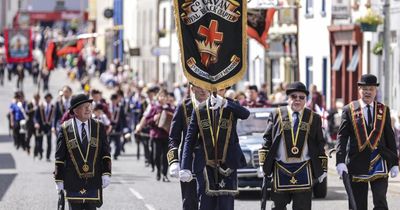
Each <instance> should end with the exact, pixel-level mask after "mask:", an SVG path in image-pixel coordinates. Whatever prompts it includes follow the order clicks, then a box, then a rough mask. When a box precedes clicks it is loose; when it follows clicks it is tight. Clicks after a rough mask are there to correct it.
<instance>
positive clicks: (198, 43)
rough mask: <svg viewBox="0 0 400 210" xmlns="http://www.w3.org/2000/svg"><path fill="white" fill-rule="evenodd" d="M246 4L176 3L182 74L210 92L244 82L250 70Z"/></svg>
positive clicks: (194, 0)
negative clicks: (244, 77) (247, 67)
mask: <svg viewBox="0 0 400 210" xmlns="http://www.w3.org/2000/svg"><path fill="white" fill-rule="evenodd" d="M246 7H247V0H236V1H227V0H221V1H204V0H174V8H175V20H176V23H177V28H178V30H177V34H178V38H179V46H180V51H181V62H182V67H183V73H184V75H185V76H186V78H187V79H188V80H189V81H190V82H191V83H193V84H194V85H196V86H199V87H202V88H204V89H207V90H210V91H216V90H219V89H223V88H227V87H229V86H232V85H234V84H235V83H236V82H237V81H239V80H241V79H242V77H243V75H244V73H245V71H246V66H247V46H246V43H247V37H246V35H247V34H246V31H245V28H246V25H245V24H246V13H245V11H246V9H247V8H246Z"/></svg>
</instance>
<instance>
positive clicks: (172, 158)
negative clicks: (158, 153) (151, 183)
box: [167, 147, 179, 165]
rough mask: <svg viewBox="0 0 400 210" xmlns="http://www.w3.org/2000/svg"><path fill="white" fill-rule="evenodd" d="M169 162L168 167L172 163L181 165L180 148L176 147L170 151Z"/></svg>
mask: <svg viewBox="0 0 400 210" xmlns="http://www.w3.org/2000/svg"><path fill="white" fill-rule="evenodd" d="M167 160H168V165H171V164H172V163H179V159H178V148H176V147H174V148H172V149H170V150H169V151H168V153H167Z"/></svg>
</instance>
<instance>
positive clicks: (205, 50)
mask: <svg viewBox="0 0 400 210" xmlns="http://www.w3.org/2000/svg"><path fill="white" fill-rule="evenodd" d="M197 33H198V34H199V35H200V36H202V37H205V38H206V40H205V41H203V42H201V41H196V43H197V47H198V48H199V51H200V54H201V63H203V64H204V65H205V66H206V67H208V66H209V65H210V63H215V62H216V61H217V58H218V49H219V46H218V45H216V43H220V42H222V40H223V39H224V33H222V32H218V21H216V20H211V21H210V25H209V26H208V28H207V27H205V26H203V25H201V26H200V27H199V30H198V31H197Z"/></svg>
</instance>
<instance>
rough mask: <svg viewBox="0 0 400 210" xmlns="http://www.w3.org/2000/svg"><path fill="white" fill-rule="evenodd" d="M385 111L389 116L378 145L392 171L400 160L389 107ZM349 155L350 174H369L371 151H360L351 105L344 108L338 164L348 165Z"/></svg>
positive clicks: (339, 137) (340, 128) (339, 136)
mask: <svg viewBox="0 0 400 210" xmlns="http://www.w3.org/2000/svg"><path fill="white" fill-rule="evenodd" d="M385 109H386V113H387V114H386V119H385V122H384V128H383V133H382V136H381V138H380V140H379V144H378V151H379V154H381V156H382V157H383V159H384V160H386V161H387V163H388V168H389V170H390V168H391V167H393V166H394V165H399V159H398V156H397V150H396V142H395V137H394V132H393V129H392V126H391V118H390V109H389V108H388V107H387V106H386V107H385ZM373 119H375V117H373ZM348 143H349V146H350V147H349V149H348V150H347V149H346V147H347V144H348ZM347 155H348V170H349V174H356V175H362V174H368V171H369V164H370V156H371V149H370V148H369V147H367V148H365V149H364V150H363V151H362V152H359V150H358V144H357V139H356V136H355V130H354V126H353V123H352V120H351V110H350V105H346V106H345V107H344V108H343V113H342V122H341V124H340V127H339V131H338V144H337V153H336V164H339V163H346V156H347Z"/></svg>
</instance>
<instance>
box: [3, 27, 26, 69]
mask: <svg viewBox="0 0 400 210" xmlns="http://www.w3.org/2000/svg"><path fill="white" fill-rule="evenodd" d="M4 39H5V43H4V46H5V50H6V60H7V63H25V62H32V61H33V56H32V48H33V41H32V31H31V29H20V28H6V29H4Z"/></svg>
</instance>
